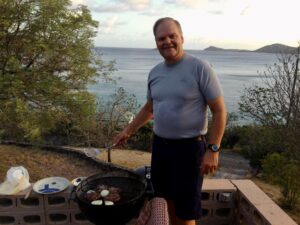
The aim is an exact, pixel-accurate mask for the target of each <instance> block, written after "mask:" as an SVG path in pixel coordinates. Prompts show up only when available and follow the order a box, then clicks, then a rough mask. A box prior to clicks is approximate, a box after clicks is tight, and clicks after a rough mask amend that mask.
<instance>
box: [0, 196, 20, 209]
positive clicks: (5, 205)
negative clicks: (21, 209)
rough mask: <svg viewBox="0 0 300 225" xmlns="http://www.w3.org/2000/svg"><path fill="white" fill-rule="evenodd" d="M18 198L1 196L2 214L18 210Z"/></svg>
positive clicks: (0, 207)
mask: <svg viewBox="0 0 300 225" xmlns="http://www.w3.org/2000/svg"><path fill="white" fill-rule="evenodd" d="M16 207H17V204H16V198H15V196H14V195H0V212H8V211H10V210H16Z"/></svg>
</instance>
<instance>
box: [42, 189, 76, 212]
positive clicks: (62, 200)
mask: <svg viewBox="0 0 300 225" xmlns="http://www.w3.org/2000/svg"><path fill="white" fill-rule="evenodd" d="M71 191H72V189H71V187H68V188H67V189H66V190H64V191H62V192H58V193H55V194H51V195H44V202H45V210H57V209H62V210H67V209H69V208H70V206H69V200H70V197H71Z"/></svg>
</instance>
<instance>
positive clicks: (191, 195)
mask: <svg viewBox="0 0 300 225" xmlns="http://www.w3.org/2000/svg"><path fill="white" fill-rule="evenodd" d="M153 33H154V36H155V41H156V46H157V49H158V50H159V52H160V54H161V55H162V57H163V58H164V62H162V63H160V64H158V65H157V66H155V67H154V68H153V69H152V70H151V71H150V74H149V78H148V92H147V102H146V103H145V105H144V106H143V107H142V109H141V110H140V112H139V113H138V114H137V116H136V117H135V119H134V120H133V121H132V122H131V123H130V124H129V125H128V126H127V127H126V128H125V129H124V130H123V131H122V132H121V133H120V134H119V135H118V136H116V137H115V139H114V143H116V144H117V145H119V144H122V143H124V142H125V141H126V140H127V139H128V138H129V137H130V136H131V135H132V134H133V133H135V132H136V131H137V130H138V129H139V128H140V127H142V126H143V125H145V124H146V123H147V122H148V121H149V120H151V119H152V118H153V119H154V127H153V131H154V138H153V139H154V140H153V146H152V160H151V176H152V183H153V187H154V191H155V195H156V196H157V197H163V198H165V199H166V200H167V203H168V211H169V218H170V221H171V224H172V225H195V220H197V219H199V218H200V213H201V196H200V195H201V188H202V181H203V175H204V174H207V173H209V172H214V171H215V170H216V169H217V165H218V157H219V148H220V144H221V139H222V136H223V133H224V129H225V123H226V108H225V104H224V99H223V93H222V89H221V87H220V84H219V81H218V79H217V77H216V75H215V73H214V71H213V70H212V69H211V67H210V66H209V64H208V63H207V62H204V61H201V60H199V59H197V58H195V57H193V56H190V55H188V54H186V53H185V52H184V50H183V42H184V39H183V34H182V30H181V26H180V24H179V22H178V21H176V20H174V19H173V18H170V17H166V18H161V19H159V20H158V21H156V23H155V24H154V27H153ZM207 106H208V107H209V108H210V110H211V112H212V122H211V127H210V134H209V138H208V140H207V143H208V145H206V141H205V140H204V135H206V133H207Z"/></svg>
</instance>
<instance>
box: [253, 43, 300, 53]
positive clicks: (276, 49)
mask: <svg viewBox="0 0 300 225" xmlns="http://www.w3.org/2000/svg"><path fill="white" fill-rule="evenodd" d="M296 49H297V48H294V47H290V46H287V45H282V44H272V45H266V46H264V47H261V48H259V49H256V50H255V52H265V53H287V52H293V51H296Z"/></svg>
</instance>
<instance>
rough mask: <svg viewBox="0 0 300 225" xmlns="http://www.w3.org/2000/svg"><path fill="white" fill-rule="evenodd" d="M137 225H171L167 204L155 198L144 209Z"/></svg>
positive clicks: (163, 200) (161, 199)
mask: <svg viewBox="0 0 300 225" xmlns="http://www.w3.org/2000/svg"><path fill="white" fill-rule="evenodd" d="M135 225H169V215H168V207H167V202H166V200H165V199H163V198H153V199H151V200H150V201H148V202H147V203H146V205H145V206H144V208H143V209H142V211H141V213H140V215H139V218H138V219H137V221H136V224H135Z"/></svg>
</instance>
